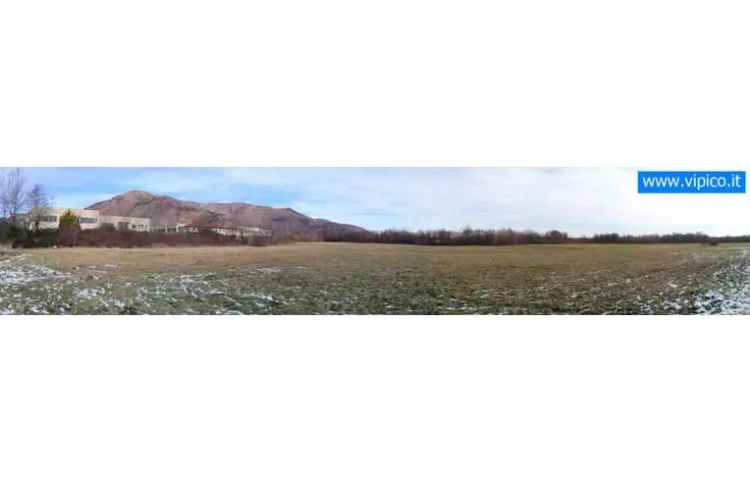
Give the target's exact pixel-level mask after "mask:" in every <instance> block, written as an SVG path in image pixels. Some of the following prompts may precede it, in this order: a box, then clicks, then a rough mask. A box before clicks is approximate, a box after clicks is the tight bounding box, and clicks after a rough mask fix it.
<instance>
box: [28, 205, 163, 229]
mask: <svg viewBox="0 0 750 483" xmlns="http://www.w3.org/2000/svg"><path fill="white" fill-rule="evenodd" d="M68 211H71V212H72V213H73V214H74V215H76V216H77V217H78V223H80V225H81V229H82V230H91V229H94V228H101V227H102V226H104V225H112V226H113V227H114V228H116V229H118V230H134V231H151V219H150V218H137V217H132V216H111V215H102V214H100V213H99V211H97V210H76V209H72V208H71V209H68V208H48V209H46V210H44V214H43V215H41V217H40V221H39V228H42V229H45V228H46V229H50V228H51V229H55V228H59V226H60V217H61V216H63V215H64V214H65V213H66V212H68ZM33 224H34V222H33V221H32V220H29V227H30V228H32V227H33Z"/></svg>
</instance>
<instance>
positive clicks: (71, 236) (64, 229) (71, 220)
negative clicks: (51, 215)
mask: <svg viewBox="0 0 750 483" xmlns="http://www.w3.org/2000/svg"><path fill="white" fill-rule="evenodd" d="M80 233H81V225H80V223H79V222H78V217H77V216H76V215H75V214H74V213H73V212H72V211H70V210H68V211H66V212H65V213H63V214H62V216H61V217H60V228H59V229H58V232H57V244H58V245H60V246H63V247H74V246H76V244H77V243H78V236H79V234H80Z"/></svg>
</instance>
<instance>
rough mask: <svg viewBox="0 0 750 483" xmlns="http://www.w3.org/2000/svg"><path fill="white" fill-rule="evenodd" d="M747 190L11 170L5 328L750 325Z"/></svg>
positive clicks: (392, 172)
mask: <svg viewBox="0 0 750 483" xmlns="http://www.w3.org/2000/svg"><path fill="white" fill-rule="evenodd" d="M735 173H737V172H735ZM731 176H734V177H735V178H736V179H739V178H738V177H739V176H740V175H739V174H732V175H731ZM741 176H742V178H741V182H742V190H741V191H740V190H738V189H735V190H719V189H714V190H711V189H710V188H711V183H712V182H711V181H710V180H709V181H707V182H706V184H705V192H697V193H696V194H694V195H686V194H684V193H683V192H681V191H674V190H672V192H670V190H666V189H652V190H651V192H649V190H648V189H647V188H648V186H644V183H645V184H647V183H648V182H649V180H648V179H647V180H646V181H645V182H644V180H643V179H641V178H642V177H641V176H640V175H639V173H638V170H636V169H631V168H135V167H132V168H24V169H22V168H4V169H3V170H2V172H0V204H1V206H0V208H1V210H2V220H1V221H0V314H7V315H12V314H19V315H33V314H78V315H89V314H92V315H93V314H123V315H138V314H154V315H159V314H175V315H187V314H195V315H200V314H211V315H219V314H221V315H224V314H226V315H253V314H257V315H271V314H278V315H285V314H289V315H318V314H321V315H329V314H330V315H335V314H368V315H378V314H398V315H411V314H414V315H433V314H452V315H464V314H466V315H468V314H499V315H503V314H513V315H519V314H521V315H523V314H747V313H750V256H749V254H750V235H748V233H750V227H746V225H743V224H742V223H739V220H742V214H743V213H746V212H747V209H748V208H750V206H748V202H747V197H746V195H745V194H744V172H742V173H741ZM701 181H702V178H700V177H699V176H697V175H693V178H692V182H695V183H696V186H700V182H701ZM721 181H722V182H724V181H726V182H727V183H728V184H731V183H733V182H735V181H734V180H733V178H731V177H727V179H726V180H721ZM668 182H669V180H668ZM690 183H691V180H690V179H688V183H687V184H688V186H689V185H690ZM698 191H700V190H698Z"/></svg>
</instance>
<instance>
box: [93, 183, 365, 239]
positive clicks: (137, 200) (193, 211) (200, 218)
mask: <svg viewBox="0 0 750 483" xmlns="http://www.w3.org/2000/svg"><path fill="white" fill-rule="evenodd" d="M87 209H90V210H98V211H99V212H100V213H102V214H103V215H114V216H136V217H145V218H151V223H152V225H176V224H178V223H184V224H187V225H202V226H231V227H236V226H255V227H259V228H264V229H267V230H271V231H272V232H273V234H274V237H280V238H282V237H289V236H300V237H303V238H307V239H322V238H323V235H324V234H336V235H340V234H346V233H364V232H366V231H367V230H365V229H364V228H361V227H358V226H354V225H347V224H342V223H335V222H332V221H329V220H324V219H320V218H310V217H309V216H305V215H303V214H302V213H298V212H296V211H294V210H292V209H291V208H271V207H268V206H259V205H253V204H250V203H197V202H194V201H186V200H178V199H177V198H173V197H171V196H158V195H154V194H151V193H148V192H146V191H128V192H127V193H123V194H121V195H117V196H115V197H114V198H111V199H109V200H106V201H100V202H98V203H94V204H93V205H91V206H88V207H87Z"/></svg>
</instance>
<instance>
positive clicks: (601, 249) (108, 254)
mask: <svg viewBox="0 0 750 483" xmlns="http://www.w3.org/2000/svg"><path fill="white" fill-rule="evenodd" d="M748 279H750V246H742V245H733V246H729V245H726V246H719V247H708V246H700V245H687V244H681V245H656V244H654V245H591V244H589V245H573V244H571V245H527V246H508V247H424V246H404V245H366V244H346V243H341V244H334V243H300V244H293V245H283V246H273V247H197V248H193V247H191V248H146V249H106V248H101V249H100V248H73V249H39V250H5V251H3V252H2V253H1V254H0V313H6V314H10V313H17V314H42V313H55V314H60V313H63V314H107V313H111V314H121V313H122V314H144V313H145V314H604V313H612V314H652V313H655V314H663V313H749V312H750V289H748V290H746V289H745V287H746V286H748V285H750V280H748Z"/></svg>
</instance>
